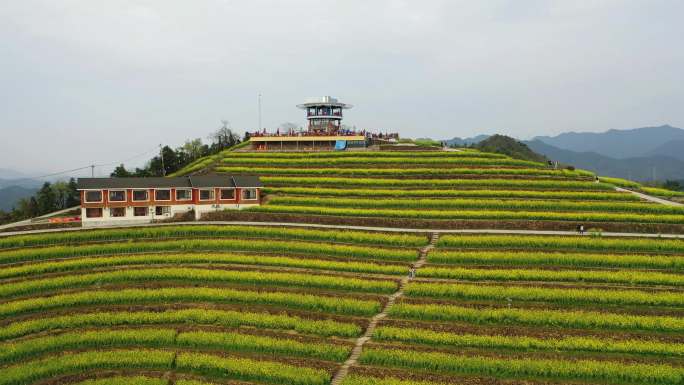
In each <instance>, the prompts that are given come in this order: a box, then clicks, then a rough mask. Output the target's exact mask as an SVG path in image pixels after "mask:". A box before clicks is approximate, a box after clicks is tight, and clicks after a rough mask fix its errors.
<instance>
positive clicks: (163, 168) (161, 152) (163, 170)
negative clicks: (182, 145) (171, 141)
mask: <svg viewBox="0 0 684 385" xmlns="http://www.w3.org/2000/svg"><path fill="white" fill-rule="evenodd" d="M159 157H160V158H161V164H162V175H163V176H166V167H164V149H163V148H162V145H161V143H160V144H159Z"/></svg>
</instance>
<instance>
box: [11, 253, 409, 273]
mask: <svg viewBox="0 0 684 385" xmlns="http://www.w3.org/2000/svg"><path fill="white" fill-rule="evenodd" d="M208 263H209V264H237V265H259V266H279V267H296V268H304V269H317V270H332V271H348V272H355V273H374V274H393V275H401V274H405V273H406V272H407V269H408V268H407V266H402V265H389V264H379V263H373V262H356V261H330V260H325V259H315V258H301V257H300V258H294V257H278V256H264V255H246V254H228V253H217V254H198V253H188V254H139V255H122V256H114V257H87V258H79V259H67V260H59V261H54V262H40V263H31V264H23V265H19V266H16V267H5V268H3V269H0V279H2V278H13V277H25V276H31V275H36V274H45V273H55V272H66V271H78V270H88V269H93V268H98V267H113V266H130V265H155V264H158V265H172V264H208Z"/></svg>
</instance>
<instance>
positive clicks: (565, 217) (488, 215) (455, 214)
mask: <svg viewBox="0 0 684 385" xmlns="http://www.w3.org/2000/svg"><path fill="white" fill-rule="evenodd" d="M246 210H249V211H254V212H263V213H286V214H307V215H332V216H351V217H380V218H413V219H439V220H456V219H458V220H477V219H480V220H482V219H487V220H532V221H534V220H539V221H572V222H630V223H631V222H635V223H668V224H682V223H684V214H680V215H670V214H624V213H585V212H550V211H485V210H468V211H466V210H446V209H445V210H421V209H414V210H407V209H373V208H370V207H369V208H358V209H357V208H350V207H340V208H338V207H319V206H289V205H278V204H275V203H273V204H269V205H267V206H257V207H251V208H249V209H246Z"/></svg>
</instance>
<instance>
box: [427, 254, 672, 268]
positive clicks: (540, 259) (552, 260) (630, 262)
mask: <svg viewBox="0 0 684 385" xmlns="http://www.w3.org/2000/svg"><path fill="white" fill-rule="evenodd" d="M428 261H429V262H430V263H444V264H459V265H461V264H463V265H508V266H525V265H535V266H570V267H608V268H641V269H668V270H676V271H682V270H684V257H682V256H669V255H634V254H586V253H546V252H540V251H527V252H510V251H463V250H459V251H455V250H448V251H444V250H434V251H431V252H430V253H429V254H428ZM422 270H423V269H421V272H422Z"/></svg>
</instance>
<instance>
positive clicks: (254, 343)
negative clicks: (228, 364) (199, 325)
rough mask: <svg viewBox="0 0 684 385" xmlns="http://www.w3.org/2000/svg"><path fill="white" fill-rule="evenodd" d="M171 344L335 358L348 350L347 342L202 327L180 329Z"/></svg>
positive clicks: (338, 360) (345, 356)
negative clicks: (215, 330) (320, 340)
mask: <svg viewBox="0 0 684 385" xmlns="http://www.w3.org/2000/svg"><path fill="white" fill-rule="evenodd" d="M174 345H175V346H178V347H182V348H190V349H214V350H221V351H231V350H232V351H238V352H245V351H247V352H255V353H262V354H267V355H272V356H278V355H285V356H299V357H307V358H315V359H319V360H327V361H336V362H342V361H344V360H345V359H347V356H349V353H351V350H352V347H351V346H350V345H340V344H331V343H320V342H312V341H306V342H303V341H297V340H293V339H283V338H273V337H268V336H256V335H250V334H239V333H226V332H206V331H192V332H183V333H180V334H178V336H177V337H176V340H175V342H174Z"/></svg>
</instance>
